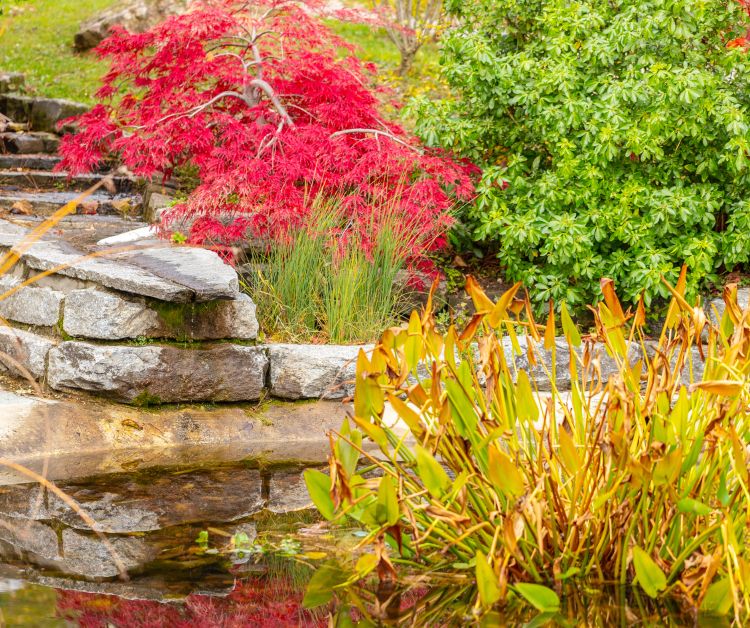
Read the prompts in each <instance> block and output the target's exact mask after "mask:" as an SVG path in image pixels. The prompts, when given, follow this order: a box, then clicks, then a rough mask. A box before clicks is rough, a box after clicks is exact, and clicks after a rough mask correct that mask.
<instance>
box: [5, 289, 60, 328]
mask: <svg viewBox="0 0 750 628" xmlns="http://www.w3.org/2000/svg"><path fill="white" fill-rule="evenodd" d="M20 284H21V279H19V278H16V277H0V297H1V296H2V295H3V294H5V293H6V292H7V291H9V290H12V289H13V288H16V287H17V286H19V285H20ZM64 298H65V295H64V294H63V293H62V292H59V291H57V290H53V289H51V288H43V287H37V286H34V285H33V284H32V285H30V286H25V287H23V288H21V289H20V290H18V291H17V292H14V293H13V294H11V295H9V296H7V297H5V298H4V299H2V300H0V316H2V317H3V318H4V319H6V320H10V321H15V322H17V323H25V324H27V325H39V326H42V327H52V326H54V325H57V323H58V322H59V321H60V311H61V307H62V302H63V299H64Z"/></svg>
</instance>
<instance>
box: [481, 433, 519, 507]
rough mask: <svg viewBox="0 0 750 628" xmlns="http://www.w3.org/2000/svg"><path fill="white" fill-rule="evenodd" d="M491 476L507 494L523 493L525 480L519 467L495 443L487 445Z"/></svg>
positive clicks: (516, 495)
mask: <svg viewBox="0 0 750 628" xmlns="http://www.w3.org/2000/svg"><path fill="white" fill-rule="evenodd" d="M487 454H488V466H489V476H490V480H491V481H492V483H493V484H494V485H495V487H496V488H497V489H498V490H500V491H501V492H502V493H504V494H505V495H508V496H510V497H518V496H519V495H523V492H524V489H525V482H524V479H523V475H521V472H520V471H519V470H518V467H517V466H516V465H515V464H513V462H512V461H511V459H510V458H508V456H506V455H505V454H504V453H503V452H502V451H500V450H499V449H498V448H497V447H495V445H489V446H488V447H487Z"/></svg>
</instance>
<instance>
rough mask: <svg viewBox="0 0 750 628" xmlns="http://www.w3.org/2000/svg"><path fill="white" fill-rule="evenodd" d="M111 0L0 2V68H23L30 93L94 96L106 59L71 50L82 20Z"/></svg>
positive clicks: (86, 99)
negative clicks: (0, 8)
mask: <svg viewBox="0 0 750 628" xmlns="http://www.w3.org/2000/svg"><path fill="white" fill-rule="evenodd" d="M113 4H115V1H114V0H5V1H4V2H2V4H0V6H1V7H2V15H0V71H6V72H23V73H24V74H25V75H26V83H27V86H28V88H29V91H30V92H31V93H32V94H35V95H40V96H46V97H50V98H69V99H71V100H76V101H80V102H84V103H92V102H93V101H94V92H95V91H96V89H97V88H98V86H99V78H100V77H101V76H102V74H103V73H104V72H105V70H106V65H105V64H104V63H102V62H101V61H99V60H97V59H96V57H95V56H94V55H93V54H91V53H88V54H77V53H75V52H74V51H73V36H74V35H75V33H76V32H77V30H78V27H79V25H80V23H81V21H83V20H85V19H87V18H89V17H91V16H93V15H95V14H96V13H98V12H99V11H101V10H102V9H106V8H107V7H109V6H112V5H113Z"/></svg>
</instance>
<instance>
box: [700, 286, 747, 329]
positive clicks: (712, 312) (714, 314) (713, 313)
mask: <svg viewBox="0 0 750 628" xmlns="http://www.w3.org/2000/svg"><path fill="white" fill-rule="evenodd" d="M737 305H739V306H740V307H741V308H742V309H743V310H746V309H747V308H748V307H750V288H738V289H737ZM724 310H726V304H725V303H724V299H723V298H721V297H718V298H716V299H713V300H711V301H709V303H708V304H707V306H706V314H707V316H708V318H709V320H711V321H713V323H714V324H715V325H719V324H720V323H721V318H722V316H724Z"/></svg>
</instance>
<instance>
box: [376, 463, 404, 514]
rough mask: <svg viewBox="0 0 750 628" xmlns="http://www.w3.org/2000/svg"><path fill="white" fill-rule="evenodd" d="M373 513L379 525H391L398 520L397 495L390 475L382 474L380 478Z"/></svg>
mask: <svg viewBox="0 0 750 628" xmlns="http://www.w3.org/2000/svg"><path fill="white" fill-rule="evenodd" d="M375 513H376V514H375V518H376V519H377V521H378V523H379V524H380V525H383V526H392V525H395V524H396V523H397V522H398V519H399V515H400V513H399V507H398V496H397V495H396V488H395V487H394V486H393V480H392V479H391V476H390V475H384V476H383V477H382V478H380V485H379V486H378V501H377V503H376V506H375Z"/></svg>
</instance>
